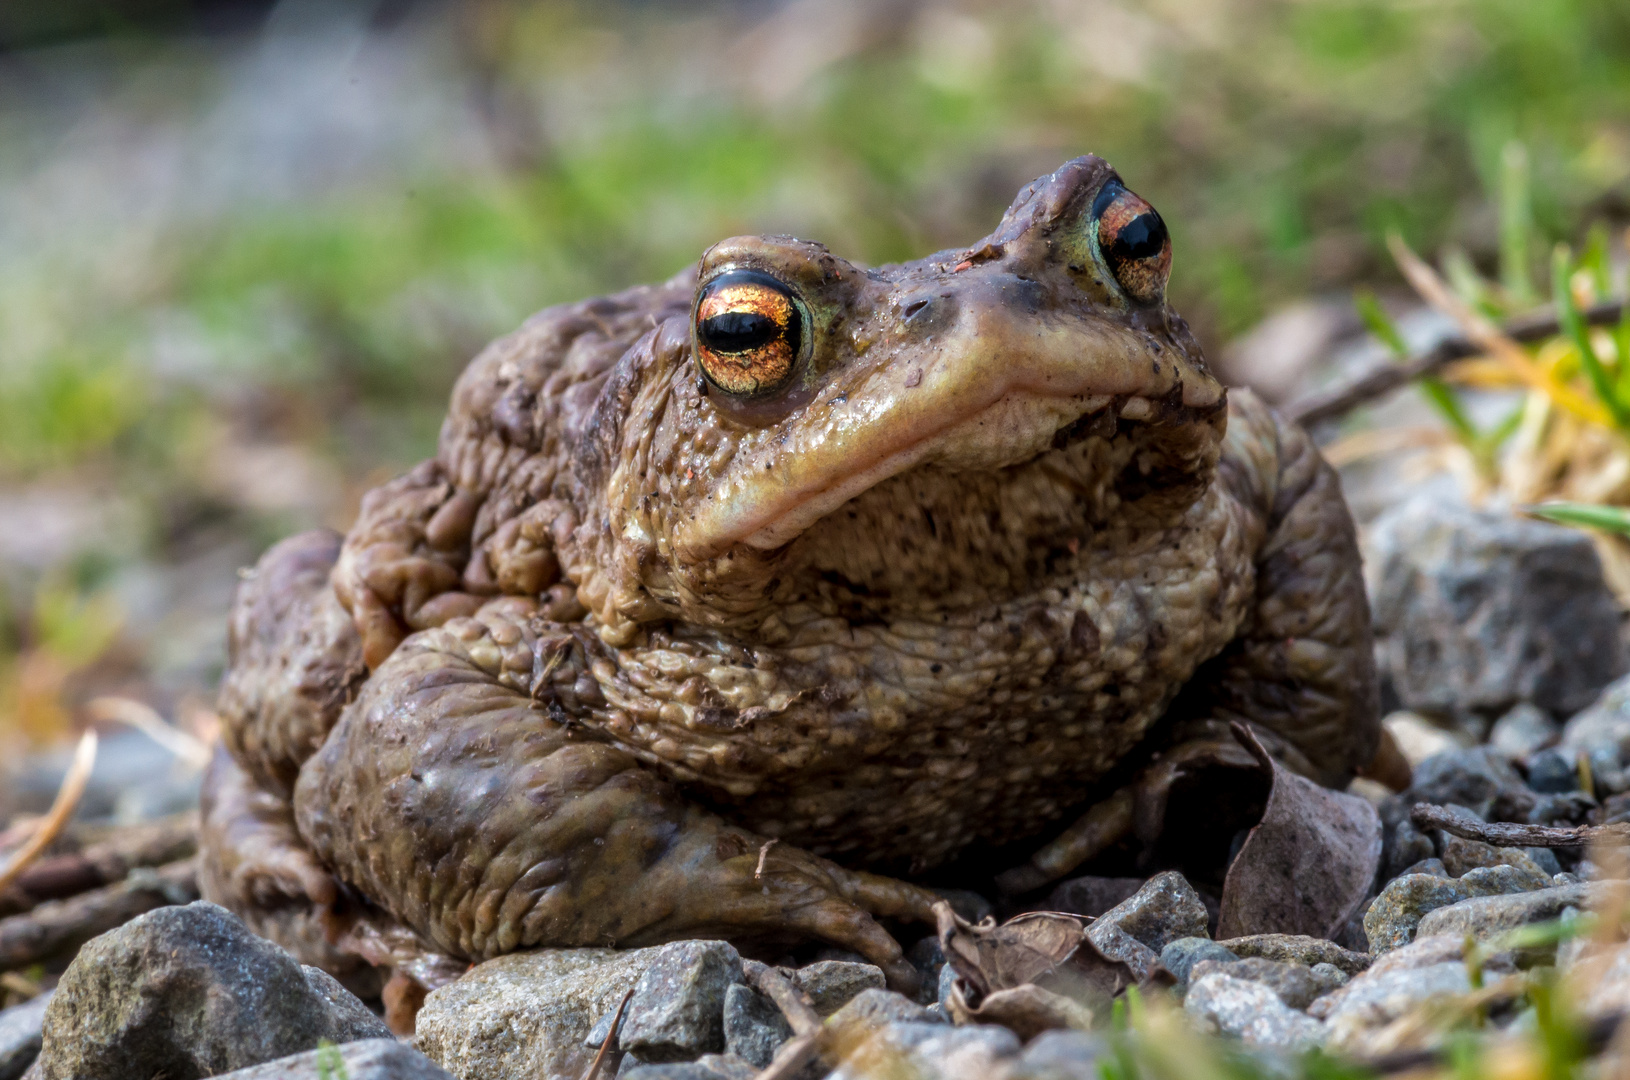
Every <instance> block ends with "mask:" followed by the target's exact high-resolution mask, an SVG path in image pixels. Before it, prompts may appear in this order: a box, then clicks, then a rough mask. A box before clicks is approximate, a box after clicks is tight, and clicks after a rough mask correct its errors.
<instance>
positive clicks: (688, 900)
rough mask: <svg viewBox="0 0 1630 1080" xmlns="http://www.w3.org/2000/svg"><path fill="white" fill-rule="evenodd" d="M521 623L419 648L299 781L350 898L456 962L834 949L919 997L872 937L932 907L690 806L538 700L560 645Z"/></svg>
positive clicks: (323, 855)
mask: <svg viewBox="0 0 1630 1080" xmlns="http://www.w3.org/2000/svg"><path fill="white" fill-rule="evenodd" d="M512 616H513V613H510V614H509V615H506V613H505V612H504V610H503V609H502V608H501V606H500V605H499V604H495V605H493V606H491V607H489V608H487V609H485V610H484V611H483V612H482V614H481V615H480V616H479V617H476V618H460V619H455V620H453V621H452V622H449V623H448V624H447V625H446V626H444V627H440V628H437V629H433V630H427V631H423V632H421V633H419V634H416V635H414V636H412V637H410V638H408V639H407V640H406V641H405V642H403V644H402V645H401V647H399V648H398V649H397V650H396V652H395V653H393V654H392V656H391V657H390V659H389V660H387V661H386V662H385V663H384V664H383V665H381V666H380V668H379V669H378V671H376V672H375V673H374V677H373V678H372V679H370V680H369V681H368V683H367V684H366V686H365V687H364V688H363V691H362V694H361V696H360V697H359V698H358V700H357V701H356V702H355V703H354V704H353V705H351V706H350V707H348V708H347V709H346V710H345V712H344V714H343V715H342V717H341V719H340V722H339V723H338V725H337V726H336V727H335V728H334V730H333V732H332V733H331V734H330V736H329V738H328V740H327V742H326V743H325V744H324V745H323V747H322V749H321V750H320V751H319V752H318V753H317V754H316V755H315V756H313V757H312V758H311V759H310V760H309V761H308V762H307V763H306V765H305V767H304V768H303V769H302V771H301V774H300V781H299V784H298V785H297V787H296V791H295V812H296V818H297V821H298V823H299V830H300V834H301V835H302V836H303V837H304V838H305V839H306V840H307V841H308V842H309V843H310V844H311V845H312V847H313V849H314V850H315V851H316V853H317V854H318V856H319V858H320V859H321V860H322V862H323V863H324V864H325V865H327V866H330V867H332V868H333V870H334V872H335V873H336V874H337V875H338V876H339V878H340V879H341V880H342V881H344V882H346V883H347V884H349V885H351V886H353V887H354V888H356V889H357V890H359V891H360V892H361V893H362V894H363V895H365V896H367V897H368V898H370V899H371V900H373V901H374V902H375V903H377V904H379V905H380V906H381V907H383V908H384V909H386V910H387V911H389V912H390V913H391V914H392V915H393V916H395V917H396V918H397V919H398V920H400V921H401V922H402V923H403V924H404V925H406V926H409V927H411V928H412V929H413V930H415V931H416V932H417V933H418V934H419V936H420V937H421V938H422V939H423V940H425V941H426V942H428V943H430V944H431V945H432V946H433V947H434V948H436V949H437V950H439V951H442V952H445V953H448V954H450V955H453V956H458V957H465V958H469V959H484V958H486V957H490V956H495V955H498V954H500V953H504V952H509V951H512V950H514V949H521V948H529V947H536V946H542V945H552V946H591V945H599V946H604V945H612V944H615V945H645V944H654V943H658V942H662V941H670V940H674V939H677V938H684V937H696V936H699V935H704V934H718V935H721V936H724V937H728V938H733V939H736V940H741V941H744V942H751V941H764V942H776V941H779V942H786V941H796V940H800V939H807V938H819V939H822V940H826V941H829V942H832V943H833V944H836V945H839V946H841V947H843V948H847V949H852V950H854V951H856V952H859V953H861V954H862V955H863V956H866V957H867V958H868V959H870V960H871V961H872V962H873V963H876V964H877V965H878V966H880V967H882V968H883V970H884V972H885V973H886V974H887V975H888V978H889V981H890V983H891V984H893V985H895V986H899V987H902V988H910V987H912V986H914V984H915V983H916V974H915V971H914V970H913V969H912V968H911V966H910V965H909V964H908V963H906V961H905V960H904V959H903V957H902V954H901V950H900V947H899V945H898V944H897V943H896V942H895V941H894V939H893V938H892V937H890V936H889V934H888V933H887V932H885V931H884V930H883V928H882V927H881V926H879V925H878V923H877V922H876V918H879V917H889V918H903V919H913V920H920V921H925V922H931V921H932V914H931V913H930V910H929V909H930V905H931V904H932V903H933V901H934V900H935V897H934V896H933V895H932V894H931V893H929V892H927V891H926V890H923V889H919V888H916V887H914V886H911V885H907V884H904V883H902V882H897V881H892V880H889V879H886V878H881V877H877V876H874V875H870V874H863V873H856V872H853V871H850V870H846V869H844V868H842V867H840V866H838V865H836V864H835V863H831V862H828V861H826V860H824V859H821V858H818V857H816V856H814V855H811V854H809V853H808V852H805V851H802V850H800V849H798V848H795V847H792V846H790V845H786V844H782V843H774V844H771V843H770V841H769V839H768V838H766V837H762V836H758V835H755V834H753V833H750V832H748V831H746V830H744V829H740V828H737V827H735V826H733V825H731V824H729V823H728V822H726V821H724V820H723V819H721V818H720V817H718V816H716V815H714V814H711V813H708V812H706V811H704V810H702V809H701V808H699V807H698V806H696V805H693V804H691V803H689V802H688V801H687V800H686V799H685V798H684V797H683V796H682V795H681V794H680V792H679V791H677V790H676V789H675V788H674V787H673V786H672V785H671V784H669V783H668V782H666V781H665V780H663V779H662V778H661V777H659V776H658V775H657V774H656V773H655V772H653V771H651V770H649V769H647V768H645V767H643V766H642V765H641V764H640V763H639V761H637V760H636V759H635V758H634V756H633V755H632V754H630V753H628V752H626V751H624V750H622V749H619V748H617V747H615V746H613V745H610V744H609V743H608V742H606V741H603V739H604V736H603V735H601V734H600V733H599V732H598V731H597V730H596V729H594V728H592V727H590V726H588V725H586V724H583V723H577V722H574V721H573V719H572V718H571V717H570V716H568V715H567V714H566V713H565V712H564V710H563V709H562V708H561V706H560V705H559V704H558V703H555V704H554V705H553V706H552V707H551V705H550V701H549V699H548V696H547V689H545V691H544V694H543V695H542V700H540V699H539V698H538V697H534V695H533V693H532V690H531V687H532V686H533V670H532V669H533V664H534V663H535V662H536V661H535V659H534V658H535V657H537V656H539V655H541V654H542V652H543V651H544V650H542V649H539V648H535V646H536V644H537V639H538V638H539V637H540V636H542V637H545V638H547V637H550V636H556V637H558V636H559V634H561V633H563V632H564V631H563V629H562V628H560V627H555V626H552V625H551V624H541V623H524V622H523V621H516V620H515V619H514V618H513V617H512ZM766 845H768V847H767V850H766Z"/></svg>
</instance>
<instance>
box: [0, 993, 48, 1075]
mask: <svg viewBox="0 0 1630 1080" xmlns="http://www.w3.org/2000/svg"><path fill="white" fill-rule="evenodd" d="M51 994H52V991H49V990H48V991H46V992H45V993H43V994H41V995H40V996H39V997H37V998H35V999H33V1000H32V1001H25V1002H23V1003H22V1004H21V1005H13V1006H12V1007H11V1008H9V1009H6V1010H3V1011H0V1080H17V1078H18V1077H19V1076H21V1075H23V1073H24V1072H26V1071H27V1069H28V1067H29V1066H30V1065H32V1064H34V1059H35V1058H36V1057H38V1056H39V1053H40V1028H41V1027H42V1026H43V1025H44V1023H45V1006H46V1005H47V1004H49V1003H50V1001H51Z"/></svg>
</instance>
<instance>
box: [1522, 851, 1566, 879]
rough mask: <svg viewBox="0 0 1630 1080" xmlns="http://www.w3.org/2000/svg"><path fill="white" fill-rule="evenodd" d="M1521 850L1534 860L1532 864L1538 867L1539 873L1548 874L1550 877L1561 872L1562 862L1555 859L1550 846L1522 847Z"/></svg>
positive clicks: (1554, 853)
mask: <svg viewBox="0 0 1630 1080" xmlns="http://www.w3.org/2000/svg"><path fill="white" fill-rule="evenodd" d="M1522 852H1523V854H1524V855H1527V856H1528V857H1529V858H1530V859H1532V860H1534V865H1535V866H1537V867H1539V868H1540V872H1541V873H1545V874H1550V875H1551V876H1552V877H1555V876H1556V875H1558V874H1560V873H1562V864H1561V863H1560V862H1558V861H1557V857H1556V852H1554V851H1552V850H1551V849H1550V848H1544V847H1530V848H1523V849H1522Z"/></svg>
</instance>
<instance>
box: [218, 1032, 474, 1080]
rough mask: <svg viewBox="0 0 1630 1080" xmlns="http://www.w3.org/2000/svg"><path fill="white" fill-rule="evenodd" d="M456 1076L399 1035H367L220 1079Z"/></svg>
mask: <svg viewBox="0 0 1630 1080" xmlns="http://www.w3.org/2000/svg"><path fill="white" fill-rule="evenodd" d="M341 1077H344V1078H345V1080H453V1075H452V1074H451V1073H449V1072H448V1071H447V1070H446V1069H443V1068H442V1067H441V1066H439V1065H437V1064H436V1063H435V1062H434V1061H431V1060H430V1059H429V1058H427V1057H425V1056H424V1055H423V1054H421V1053H419V1051H417V1050H415V1049H413V1048H412V1047H411V1046H406V1045H404V1044H402V1043H400V1042H397V1041H396V1040H395V1039H363V1040H361V1041H359V1042H350V1043H345V1044H343V1045H340V1046H325V1047H323V1048H321V1049H319V1050H308V1051H307V1052H306V1053H304V1054H296V1055H294V1056H293V1057H286V1058H280V1059H278V1060H277V1061H268V1062H267V1063H266V1064H264V1065H253V1066H251V1067H249V1068H247V1069H238V1070H237V1071H235V1072H229V1073H226V1074H224V1075H223V1076H220V1077H218V1078H217V1080H340V1078H341Z"/></svg>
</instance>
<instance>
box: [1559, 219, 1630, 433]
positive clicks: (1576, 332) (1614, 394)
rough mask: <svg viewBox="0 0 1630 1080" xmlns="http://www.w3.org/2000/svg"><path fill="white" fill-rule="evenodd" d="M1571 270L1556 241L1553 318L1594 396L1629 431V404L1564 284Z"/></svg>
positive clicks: (1570, 261) (1565, 248)
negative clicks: (1599, 354) (1599, 353)
mask: <svg viewBox="0 0 1630 1080" xmlns="http://www.w3.org/2000/svg"><path fill="white" fill-rule="evenodd" d="M1572 273H1573V258H1572V255H1571V253H1570V252H1569V251H1568V246H1567V245H1566V244H1558V245H1557V246H1556V250H1555V251H1554V252H1552V254H1551V291H1552V293H1553V294H1554V298H1555V301H1556V315H1557V321H1558V322H1560V323H1561V324H1562V331H1563V333H1565V334H1567V335H1568V337H1569V338H1570V339H1571V340H1572V341H1573V346H1574V348H1575V349H1576V350H1578V352H1579V363H1580V365H1581V366H1583V367H1584V369H1585V375H1586V376H1587V377H1588V378H1589V379H1590V385H1591V387H1592V389H1594V390H1595V391H1596V396H1597V397H1598V398H1600V399H1601V402H1602V404H1603V405H1605V406H1606V407H1607V411H1608V413H1609V414H1610V415H1611V416H1612V417H1613V423H1614V425H1615V426H1616V427H1617V428H1618V429H1619V430H1620V431H1630V407H1627V406H1626V405H1625V403H1624V399H1623V398H1621V397H1620V396H1619V392H1618V388H1617V387H1615V386H1614V385H1613V380H1612V379H1610V378H1608V375H1607V369H1606V368H1604V367H1603V366H1602V362H1601V360H1600V359H1598V358H1597V356H1596V350H1595V348H1593V347H1592V346H1591V343H1590V328H1589V327H1587V326H1586V325H1585V320H1584V319H1582V318H1580V316H1579V308H1578V307H1577V306H1576V305H1575V304H1574V302H1573V290H1572V289H1571V288H1569V286H1568V279H1569V277H1570V276H1572Z"/></svg>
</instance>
